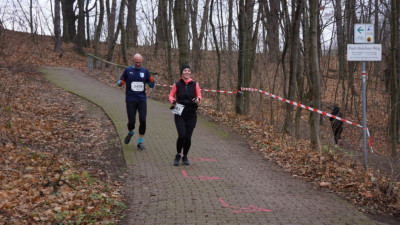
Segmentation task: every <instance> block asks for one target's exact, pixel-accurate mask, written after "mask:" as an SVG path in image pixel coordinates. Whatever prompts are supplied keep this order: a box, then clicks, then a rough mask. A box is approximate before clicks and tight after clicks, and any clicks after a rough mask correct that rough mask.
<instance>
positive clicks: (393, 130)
mask: <svg viewBox="0 0 400 225" xmlns="http://www.w3.org/2000/svg"><path fill="white" fill-rule="evenodd" d="M396 9H397V0H391V19H390V35H391V38H390V39H391V40H390V45H391V48H390V76H391V88H390V96H391V97H390V120H389V132H390V142H391V150H392V157H393V158H394V159H396V158H397V155H398V154H397V141H398V132H397V118H398V117H397V113H398V112H397V111H398V106H397V104H398V94H399V93H398V78H397V76H398V74H397V69H396V66H397V65H398V63H399V62H398V61H399V60H398V59H397V58H396V53H397V47H398V46H397V44H398V36H397V32H398V31H397V29H398V18H397V13H398V12H396V11H397V10H396Z"/></svg>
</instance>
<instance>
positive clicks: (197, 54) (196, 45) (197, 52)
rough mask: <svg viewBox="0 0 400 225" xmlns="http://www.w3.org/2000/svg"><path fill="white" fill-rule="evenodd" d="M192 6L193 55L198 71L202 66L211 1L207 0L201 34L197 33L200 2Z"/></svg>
mask: <svg viewBox="0 0 400 225" xmlns="http://www.w3.org/2000/svg"><path fill="white" fill-rule="evenodd" d="M192 3H193V4H192V5H191V7H190V15H191V27H192V36H193V41H192V42H193V55H194V57H193V58H194V59H193V60H194V63H193V70H194V71H197V70H198V69H199V67H200V65H201V43H202V42H203V38H204V33H205V32H204V31H205V28H206V23H207V15H208V5H209V3H210V0H206V2H205V5H204V11H203V18H202V20H201V26H200V34H198V32H197V25H196V22H197V14H198V13H197V12H198V8H197V7H198V0H193V1H192Z"/></svg>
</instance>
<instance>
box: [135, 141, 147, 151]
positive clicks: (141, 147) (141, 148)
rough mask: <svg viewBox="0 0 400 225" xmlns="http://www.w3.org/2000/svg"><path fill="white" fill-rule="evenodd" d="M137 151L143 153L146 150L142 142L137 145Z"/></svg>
mask: <svg viewBox="0 0 400 225" xmlns="http://www.w3.org/2000/svg"><path fill="white" fill-rule="evenodd" d="M137 149H138V150H140V151H144V150H146V148H145V147H144V144H143V143H142V142H140V143H139V144H137Z"/></svg>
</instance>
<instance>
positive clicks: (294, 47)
mask: <svg viewBox="0 0 400 225" xmlns="http://www.w3.org/2000/svg"><path fill="white" fill-rule="evenodd" d="M303 4H304V3H303V1H302V0H296V1H292V5H293V9H292V25H291V29H290V30H291V33H290V38H289V40H290V44H289V46H290V47H289V48H290V59H289V62H290V74H289V93H288V99H291V100H294V97H295V94H296V81H297V78H296V77H297V69H298V60H297V59H298V57H299V45H300V17H301V13H302V11H303ZM292 111H293V106H292V105H291V104H287V105H286V114H285V122H284V125H283V131H284V132H286V133H289V127H290V125H291V124H292V122H291V121H292V120H293V118H292Z"/></svg>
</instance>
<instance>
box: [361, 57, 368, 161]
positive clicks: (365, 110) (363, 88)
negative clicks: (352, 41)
mask: <svg viewBox="0 0 400 225" xmlns="http://www.w3.org/2000/svg"><path fill="white" fill-rule="evenodd" d="M366 64H367V63H366V62H362V69H361V74H362V96H363V97H362V110H363V127H364V129H363V152H364V168H365V169H367V96H366V87H365V86H366V85H365V75H366V72H365V71H366V69H365V67H366Z"/></svg>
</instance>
